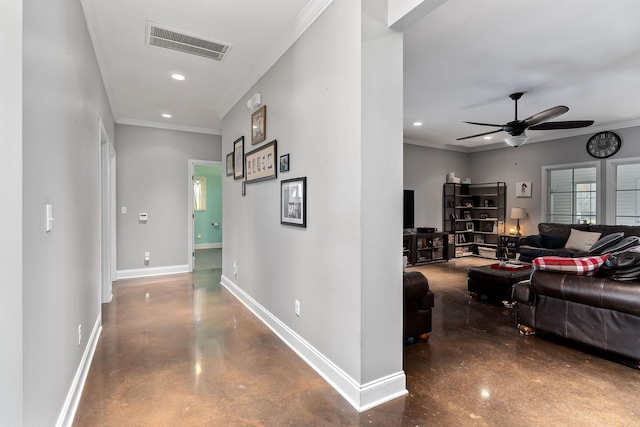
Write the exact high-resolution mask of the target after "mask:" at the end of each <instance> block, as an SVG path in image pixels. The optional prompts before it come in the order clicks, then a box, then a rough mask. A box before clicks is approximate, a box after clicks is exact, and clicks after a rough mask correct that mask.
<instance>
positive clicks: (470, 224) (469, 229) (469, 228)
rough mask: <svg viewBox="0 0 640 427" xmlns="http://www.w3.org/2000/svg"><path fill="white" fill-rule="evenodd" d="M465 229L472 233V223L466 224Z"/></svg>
mask: <svg viewBox="0 0 640 427" xmlns="http://www.w3.org/2000/svg"><path fill="white" fill-rule="evenodd" d="M466 227H467V231H473V223H472V222H467V224H466Z"/></svg>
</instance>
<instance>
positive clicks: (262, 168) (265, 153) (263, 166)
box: [244, 139, 278, 184]
mask: <svg viewBox="0 0 640 427" xmlns="http://www.w3.org/2000/svg"><path fill="white" fill-rule="evenodd" d="M277 142H278V141H276V140H275V139H274V140H273V141H271V142H270V143H268V144H265V145H263V146H262V147H260V148H256V149H255V150H253V151H250V152H248V153H247V154H245V156H244V164H245V169H246V182H247V184H251V183H254V182H258V181H265V180H267V179H275V178H276V177H277V176H278V168H277V166H276V158H277V156H278V150H277Z"/></svg>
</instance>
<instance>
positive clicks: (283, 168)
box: [280, 153, 289, 172]
mask: <svg viewBox="0 0 640 427" xmlns="http://www.w3.org/2000/svg"><path fill="white" fill-rule="evenodd" d="M280 172H289V153H287V154H283V155H282V156H280Z"/></svg>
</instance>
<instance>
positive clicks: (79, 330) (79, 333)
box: [78, 324, 82, 345]
mask: <svg viewBox="0 0 640 427" xmlns="http://www.w3.org/2000/svg"><path fill="white" fill-rule="evenodd" d="M81 343H82V324H79V325H78V345H80V344H81Z"/></svg>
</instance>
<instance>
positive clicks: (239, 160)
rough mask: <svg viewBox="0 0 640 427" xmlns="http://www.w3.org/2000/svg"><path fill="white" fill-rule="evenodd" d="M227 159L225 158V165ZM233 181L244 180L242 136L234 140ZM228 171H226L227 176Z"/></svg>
mask: <svg viewBox="0 0 640 427" xmlns="http://www.w3.org/2000/svg"><path fill="white" fill-rule="evenodd" d="M228 163H229V159H228V158H227V164H228ZM233 166H234V170H233V179H242V178H244V136H241V137H240V138H238V139H236V140H235V141H234V143H233ZM228 174H229V171H227V175H228Z"/></svg>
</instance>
